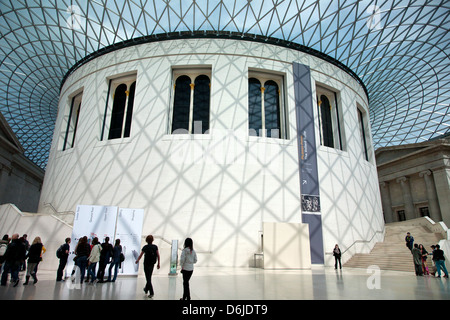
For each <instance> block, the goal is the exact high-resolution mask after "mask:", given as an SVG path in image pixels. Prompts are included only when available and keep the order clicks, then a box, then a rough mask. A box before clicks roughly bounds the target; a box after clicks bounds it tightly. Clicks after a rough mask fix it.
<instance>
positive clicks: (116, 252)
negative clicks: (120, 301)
mask: <svg viewBox="0 0 450 320" xmlns="http://www.w3.org/2000/svg"><path fill="white" fill-rule="evenodd" d="M121 253H122V246H121V245H120V239H116V242H115V244H114V248H113V254H112V259H111V264H110V265H109V274H108V280H107V281H108V282H110V281H112V282H115V281H116V279H117V273H118V271H119V266H120V262H121V261H120V255H121ZM113 267H114V278H113V279H112V280H111V276H112V269H113Z"/></svg>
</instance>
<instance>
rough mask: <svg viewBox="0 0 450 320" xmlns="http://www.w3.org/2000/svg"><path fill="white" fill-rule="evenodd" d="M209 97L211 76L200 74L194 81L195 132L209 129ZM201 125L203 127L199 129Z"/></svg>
mask: <svg viewBox="0 0 450 320" xmlns="http://www.w3.org/2000/svg"><path fill="white" fill-rule="evenodd" d="M209 99H210V80H209V77H208V76H206V75H200V76H198V77H197V78H195V83H194V112H193V120H194V133H205V132H206V131H207V130H209ZM200 126H201V129H199V128H200ZM197 131H200V132H197Z"/></svg>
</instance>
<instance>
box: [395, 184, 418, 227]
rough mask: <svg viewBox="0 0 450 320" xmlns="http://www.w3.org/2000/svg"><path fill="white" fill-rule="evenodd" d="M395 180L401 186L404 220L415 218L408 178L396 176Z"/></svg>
mask: <svg viewBox="0 0 450 320" xmlns="http://www.w3.org/2000/svg"><path fill="white" fill-rule="evenodd" d="M397 182H398V183H400V184H401V186H402V193H403V203H404V205H405V217H406V220H409V219H415V218H416V214H415V212H414V203H413V199H412V195H411V187H410V185H409V178H407V177H400V178H397Z"/></svg>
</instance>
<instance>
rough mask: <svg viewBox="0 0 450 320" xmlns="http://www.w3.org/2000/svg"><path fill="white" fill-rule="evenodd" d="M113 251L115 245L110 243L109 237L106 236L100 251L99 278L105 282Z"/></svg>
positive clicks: (99, 280)
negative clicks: (106, 270)
mask: <svg viewBox="0 0 450 320" xmlns="http://www.w3.org/2000/svg"><path fill="white" fill-rule="evenodd" d="M112 253H113V246H112V245H111V243H109V237H106V238H105V241H104V242H103V243H102V251H101V253H100V261H99V262H98V272H97V280H98V282H100V283H102V282H104V277H105V269H106V265H107V264H108V263H109V262H110V259H111V257H112Z"/></svg>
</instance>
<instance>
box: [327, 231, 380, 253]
mask: <svg viewBox="0 0 450 320" xmlns="http://www.w3.org/2000/svg"><path fill="white" fill-rule="evenodd" d="M385 232H386V228H383V230H377V231H375V233H374V234H373V236H372V237H371V238H370V240H355V241H354V242H353V243H352V244H351V245H350V246H348V247H347V249H345V250H344V251H341V254H344V253H346V252H347V251H348V250H350V248H351V247H353V246H354V245H356V244H357V243H370V242H372V240H373V238H375V236H376V235H377V234H379V233H381V234H384V233H385ZM325 254H326V255H333V252H325Z"/></svg>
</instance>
